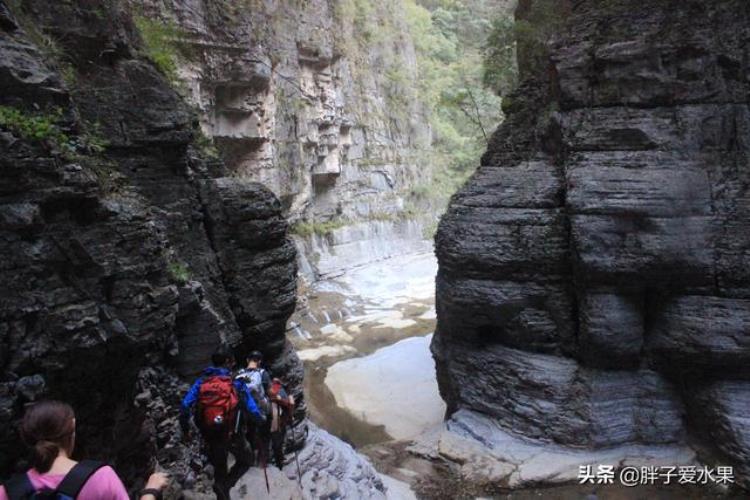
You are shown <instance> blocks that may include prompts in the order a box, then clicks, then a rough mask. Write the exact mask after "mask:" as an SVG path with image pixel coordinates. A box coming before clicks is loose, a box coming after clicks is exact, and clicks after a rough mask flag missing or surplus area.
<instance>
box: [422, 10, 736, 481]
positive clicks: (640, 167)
mask: <svg viewBox="0 0 750 500" xmlns="http://www.w3.org/2000/svg"><path fill="white" fill-rule="evenodd" d="M529 4H530V2H523V3H522V5H521V7H522V8H521V9H520V10H519V13H520V14H521V15H523V13H524V12H528V7H529ZM559 7H560V8H561V12H563V11H564V10H565V8H564V7H565V6H564V5H563V4H562V3H561V4H560V6H559ZM749 36H750V5H748V4H747V3H746V2H740V1H727V2H699V1H687V2H682V3H680V5H679V6H675V4H673V3H670V2H667V1H661V0H659V1H654V2H641V3H639V4H637V5H635V4H633V3H632V2H626V1H619V0H618V1H614V2H596V1H588V0H583V1H577V2H573V3H572V6H571V10H570V15H569V17H568V18H567V19H566V20H565V25H564V27H563V28H562V29H561V30H560V32H559V33H558V34H557V36H556V37H555V40H553V42H552V43H550V44H549V46H548V47H547V50H548V59H547V60H548V62H549V66H548V67H545V66H544V65H541V66H538V67H524V66H523V65H524V64H525V63H527V61H526V60H524V59H521V60H520V64H521V66H522V68H521V70H522V71H521V73H522V74H523V75H524V81H523V82H521V84H520V86H519V88H518V90H517V91H516V92H515V93H514V94H513V95H512V96H510V97H509V98H507V99H506V101H507V102H506V103H504V108H507V111H508V115H507V118H506V121H505V123H504V124H503V125H502V126H501V127H500V128H499V129H498V130H497V131H496V133H495V134H494V135H493V137H492V138H491V140H490V143H489V147H488V150H487V152H486V153H485V155H484V156H483V159H482V166H481V167H480V168H479V169H478V170H477V172H476V173H475V174H474V175H473V176H472V177H471V178H470V179H469V181H468V182H467V184H466V185H465V186H464V187H463V188H462V189H461V190H460V191H459V192H458V193H457V194H456V195H455V196H454V197H453V200H452V203H451V205H450V207H449V209H448V211H447V213H446V214H445V216H444V217H443V218H442V220H441V223H440V226H439V230H438V234H437V236H436V240H435V241H436V253H437V255H438V259H439V276H438V282H437V297H436V298H437V312H438V326H437V332H436V334H435V336H434V340H433V345H432V350H433V354H434V356H435V358H436V361H437V371H438V380H439V385H440V389H441V393H442V395H443V397H444V398H445V399H446V401H447V403H448V407H449V411H450V412H451V413H452V412H456V411H463V410H462V409H468V410H473V411H478V412H481V413H483V414H484V415H486V416H488V417H490V418H492V419H493V420H494V422H496V423H497V425H499V426H501V427H502V428H503V429H505V430H506V431H508V432H511V433H516V434H518V435H520V436H522V437H525V438H533V439H536V440H541V441H546V442H556V443H562V444H565V445H567V446H572V447H579V448H587V449H597V448H601V447H608V446H613V445H627V444H646V445H654V444H663V443H679V442H683V441H684V440H685V439H686V437H687V436H688V435H691V436H692V438H693V439H698V440H706V441H707V442H708V444H709V446H712V447H714V448H715V449H716V450H717V451H718V452H719V454H720V457H721V460H724V461H725V463H731V464H734V465H736V466H737V467H738V470H739V471H741V473H742V475H744V476H745V477H747V471H748V469H747V467H748V464H749V463H750V462H748V456H749V455H748V453H750V445H749V444H748V441H747V439H746V434H747V432H748V429H750V424H748V422H747V419H746V418H745V416H744V415H743V411H742V410H741V409H740V408H742V407H743V405H744V407H747V402H746V401H745V399H746V397H745V396H746V393H747V391H746V387H745V385H746V383H747V380H748V377H750V372H748V368H747V367H748V366H750V351H748V342H749V341H750V325H748V318H749V316H748V304H747V299H748V297H749V295H748V289H749V288H750V279H748V255H750V251H749V250H748V249H750V244H749V242H750V240H749V239H748V236H747V235H748V234H750V230H749V228H748V227H747V224H748V220H750V203H748V196H747V193H748V191H749V190H750V170H748V168H747V166H748V161H750V113H748V103H749V102H750V101H749V100H748V96H749V95H750V79H749V78H748V73H747V67H746V64H744V63H741V62H740V61H747V60H748V57H750V52H748V50H749V49H748V44H747V43H746V42H747V39H748V37H749ZM524 50H525V49H524V47H520V48H519V54H524V53H525V52H524ZM697 388H702V389H700V390H698V389H697ZM688 414H689V415H690V416H689V418H687V417H686V415H688ZM709 436H710V437H709Z"/></svg>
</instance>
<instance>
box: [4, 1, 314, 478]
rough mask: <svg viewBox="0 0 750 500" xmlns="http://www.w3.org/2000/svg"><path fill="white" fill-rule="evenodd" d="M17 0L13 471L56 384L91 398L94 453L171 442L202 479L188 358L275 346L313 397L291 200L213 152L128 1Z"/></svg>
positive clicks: (178, 458) (11, 228)
mask: <svg viewBox="0 0 750 500" xmlns="http://www.w3.org/2000/svg"><path fill="white" fill-rule="evenodd" d="M10 5H11V8H9V7H8V4H6V3H4V2H0V30H1V31H0V106H2V108H0V109H1V110H2V117H1V118H2V126H0V254H1V255H2V256H3V264H2V265H0V281H2V283H3V285H4V286H3V289H2V291H1V292H0V297H1V299H0V368H1V370H0V372H1V373H2V376H1V377H2V378H0V408H2V412H0V420H1V421H2V431H0V457H2V458H1V459H0V474H2V475H5V473H7V472H8V471H9V470H10V468H11V467H12V466H13V465H14V464H19V460H20V459H22V456H21V453H20V451H21V450H22V449H23V448H22V446H21V445H20V443H18V442H17V437H16V434H15V432H14V425H15V422H16V420H17V418H18V417H19V415H20V414H21V412H22V409H23V405H24V404H26V403H27V402H29V401H33V400H35V399H36V398H38V397H40V396H42V395H44V396H49V397H56V398H60V399H63V400H66V401H69V402H70V403H72V404H73V405H74V407H75V408H76V411H77V417H78V438H77V442H78V451H79V453H81V455H84V456H91V457H99V458H104V459H108V460H109V461H110V463H112V464H113V465H114V466H115V467H116V468H117V469H118V471H119V472H120V474H121V475H123V477H125V478H127V479H129V480H132V479H133V478H135V477H139V476H141V475H142V474H143V472H144V470H145V469H146V467H148V466H149V464H150V463H152V460H153V458H154V457H156V460H157V461H158V462H160V463H161V464H162V465H163V466H167V467H170V466H171V467H173V469H172V470H173V472H175V473H176V477H177V479H178V482H182V483H183V486H186V487H190V485H191V484H192V483H194V481H195V475H196V471H197V473H198V474H200V473H202V472H201V469H202V466H200V464H197V465H196V464H195V463H193V462H191V458H190V457H191V455H190V453H189V450H188V449H187V448H186V447H185V446H183V445H181V444H179V432H178V431H177V425H176V418H175V416H176V408H177V403H178V401H179V397H180V395H181V394H182V393H184V390H185V389H186V386H185V385H184V383H181V382H180V380H179V379H178V375H182V376H186V377H188V376H190V377H191V376H193V375H194V374H195V373H196V372H197V371H198V370H200V369H201V368H202V367H203V366H205V365H206V364H207V363H208V360H209V357H210V354H211V352H212V351H213V349H214V348H215V347H216V346H217V345H218V344H219V343H220V342H227V343H229V344H230V345H232V346H233V347H234V348H235V349H236V350H237V353H238V354H240V353H242V352H246V351H247V350H248V349H251V348H258V349H261V350H263V351H264V352H265V353H266V354H267V355H268V356H269V360H270V362H271V366H272V368H273V370H274V371H275V372H276V373H279V374H280V375H282V376H284V377H285V378H286V379H287V380H288V381H289V382H290V384H291V386H292V387H293V390H294V392H295V393H297V395H298V397H299V398H300V401H301V402H302V403H303V404H302V405H301V406H300V408H299V417H303V416H304V413H305V407H304V399H303V398H301V394H300V390H301V389H300V387H301V381H302V368H301V364H300V362H299V360H298V359H297V357H296V355H295V354H294V352H293V350H292V349H291V346H290V345H289V344H288V342H287V341H286V338H285V334H284V331H285V323H286V320H287V318H288V316H289V314H291V312H292V310H293V309H294V304H295V294H296V262H295V249H294V246H293V244H292V243H291V241H290V240H289V239H288V238H287V236H286V232H287V222H286V220H285V219H284V217H283V216H282V214H281V204H280V202H279V200H278V199H277V198H276V197H275V196H274V195H273V193H271V191H269V190H268V189H267V188H265V187H263V186H261V185H259V184H255V183H252V182H250V181H248V180H245V179H240V178H236V177H231V176H230V173H229V172H228V171H227V170H226V168H225V166H224V165H223V163H221V162H218V161H207V160H205V159H203V158H201V157H200V155H198V154H196V152H195V151H194V149H193V136H194V131H195V122H196V119H195V117H194V116H193V112H192V111H191V110H190V108H189V107H188V106H187V105H186V104H185V103H184V101H183V99H182V98H181V97H180V96H179V95H178V93H177V92H175V90H174V89H173V88H172V87H171V86H170V85H169V84H168V83H167V81H166V80H165V79H164V77H163V76H162V75H161V74H160V73H159V72H158V71H157V69H156V68H155V67H154V65H153V64H152V63H151V62H150V61H148V60H146V59H145V58H143V57H142V56H140V55H139V47H140V42H139V39H138V36H137V31H136V30H135V28H134V25H133V22H132V19H131V17H130V15H129V12H128V11H127V10H126V9H124V8H123V5H122V4H120V3H118V2H84V1H82V2H65V3H62V2H58V3H49V2H43V1H39V2H36V1H30V2H23V3H22V4H20V3H18V4H10ZM62 76H64V77H65V78H64V79H63V78H62ZM194 451H197V450H194ZM193 456H194V457H197V456H198V454H197V453H195V454H193ZM194 467H195V468H196V470H195V471H193V470H192V468H194Z"/></svg>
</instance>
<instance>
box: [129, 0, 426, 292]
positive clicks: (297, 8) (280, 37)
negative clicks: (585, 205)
mask: <svg viewBox="0 0 750 500" xmlns="http://www.w3.org/2000/svg"><path fill="white" fill-rule="evenodd" d="M129 3H130V4H131V5H132V6H133V9H140V10H141V12H142V15H144V16H146V17H149V18H153V19H160V20H161V22H164V23H172V25H173V26H174V28H175V30H176V34H175V35H174V36H173V37H174V38H176V39H179V44H180V46H181V47H182V50H181V51H180V54H181V58H180V62H179V66H180V67H179V78H180V80H181V81H182V84H183V85H184V87H185V93H186V95H187V96H188V98H189V100H190V101H191V102H192V103H193V104H194V105H195V106H196V108H197V109H198V110H199V111H200V115H199V119H200V123H201V128H202V130H203V132H204V133H205V135H206V136H207V137H209V138H212V139H213V141H214V143H215V144H216V148H217V149H218V152H219V153H220V154H221V156H222V157H223V158H224V160H225V162H226V165H227V169H228V171H229V172H231V174H232V175H234V176H237V177H240V178H243V179H249V180H253V181H256V182H260V183H262V184H264V185H265V186H267V187H268V188H269V189H271V190H272V191H273V192H274V193H275V194H276V195H277V196H278V197H279V198H280V199H281V201H282V204H283V207H284V209H285V212H286V214H287V216H288V218H289V219H290V220H291V221H292V222H300V223H302V225H303V226H304V225H306V227H307V229H308V230H307V231H301V232H300V234H299V235H298V237H297V240H298V243H299V248H300V250H301V253H302V255H301V257H302V258H303V261H302V262H303V269H302V271H303V273H305V274H306V275H307V276H308V277H309V278H315V277H316V276H317V275H320V274H328V273H331V272H335V271H337V270H340V269H342V268H346V267H352V266H356V265H360V264H363V263H367V262H369V261H372V260H377V259H379V258H383V257H386V256H389V255H393V254H400V253H405V252H408V251H415V250H425V249H426V248H428V245H427V244H425V243H424V242H423V240H424V238H423V227H424V220H429V219H430V215H431V214H417V213H415V208H414V207H413V206H411V205H409V202H408V198H409V193H410V190H411V189H412V188H413V187H415V186H417V185H420V184H425V183H427V182H429V180H430V177H429V172H430V171H429V169H426V168H424V167H421V166H420V165H419V164H418V163H419V162H418V158H419V157H421V156H424V155H423V152H424V151H425V150H427V149H428V148H429V144H430V129H429V126H428V125H427V124H426V123H427V120H426V119H425V118H424V117H425V109H424V105H423V104H422V103H421V102H420V101H419V100H418V99H417V97H416V95H414V94H413V92H412V91H411V89H413V88H416V78H417V66H416V55H415V50H414V46H413V44H412V41H411V39H410V37H409V34H408V33H409V28H408V25H407V24H406V21H405V19H404V12H403V5H402V4H401V3H400V2H397V1H395V2H394V1H387V2H373V3H364V4H362V5H360V4H359V3H356V2H353V1H351V0H337V1H335V2H329V1H325V0H314V1H308V2H247V1H243V0H169V1H166V2H162V1H159V2H155V1H152V0H146V1H141V0H138V1H135V0H134V1H131V2H129ZM365 8H366V9H368V10H366V11H364V12H363V11H360V9H365ZM375 31H378V32H379V34H378V35H377V36H376V35H375V34H374V33H375ZM363 44H366V46H363ZM324 227H325V229H323V228H324ZM391 240H392V241H393V242H394V243H392V244H390V245H388V244H384V243H383V241H391Z"/></svg>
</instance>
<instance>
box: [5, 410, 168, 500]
mask: <svg viewBox="0 0 750 500" xmlns="http://www.w3.org/2000/svg"><path fill="white" fill-rule="evenodd" d="M75 429H76V423H75V414H74V413H73V409H72V408H71V407H70V405H68V404H66V403H62V402H60V401H40V402H38V403H35V404H34V405H32V406H30V407H29V408H28V409H27V410H26V413H25V414H24V417H23V421H22V423H21V438H22V439H23V441H24V443H26V444H27V445H28V446H29V447H30V448H31V452H32V453H31V455H32V468H31V469H29V470H28V471H27V472H26V473H25V474H16V475H14V476H13V477H11V478H10V480H8V481H7V482H6V483H5V485H4V486H0V500H22V499H50V500H53V499H54V500H72V499H76V498H77V499H79V500H129V497H128V492H127V491H126V490H125V486H124V485H123V484H122V481H121V480H120V478H119V477H117V473H116V472H115V471H114V470H113V469H112V467H109V466H108V465H105V464H104V463H101V462H96V461H93V460H83V461H81V462H76V461H74V460H72V459H71V458H70V457H71V456H72V454H73V449H74V447H75V437H76V430H75ZM168 481H169V480H168V477H167V475H166V474H162V473H155V474H151V476H150V477H149V478H148V482H147V483H146V488H145V489H144V490H142V491H141V492H140V495H139V497H138V498H139V499H140V500H160V499H161V492H162V490H163V489H164V488H165V487H166V485H167V483H168Z"/></svg>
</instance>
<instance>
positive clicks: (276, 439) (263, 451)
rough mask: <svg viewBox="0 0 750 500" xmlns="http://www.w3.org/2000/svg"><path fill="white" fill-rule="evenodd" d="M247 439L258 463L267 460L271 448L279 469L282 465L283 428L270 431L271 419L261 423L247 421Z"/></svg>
mask: <svg viewBox="0 0 750 500" xmlns="http://www.w3.org/2000/svg"><path fill="white" fill-rule="evenodd" d="M247 440H248V442H249V443H250V445H251V446H252V447H253V451H255V452H257V453H258V461H259V462H260V465H264V464H266V463H268V462H269V457H270V455H269V452H270V451H271V449H272V450H273V461H274V463H275V464H276V467H278V468H279V470H281V469H282V468H283V467H284V429H283V427H282V429H281V430H279V431H277V432H271V419H270V418H269V419H268V420H267V421H266V422H265V423H263V424H257V423H254V422H253V423H249V424H248V426H247Z"/></svg>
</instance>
